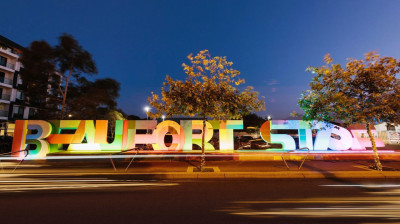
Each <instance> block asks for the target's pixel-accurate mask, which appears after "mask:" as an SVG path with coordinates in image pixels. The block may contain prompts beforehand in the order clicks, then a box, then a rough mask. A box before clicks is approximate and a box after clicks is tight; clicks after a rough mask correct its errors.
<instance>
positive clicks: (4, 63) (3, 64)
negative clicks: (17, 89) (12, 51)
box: [0, 61, 15, 71]
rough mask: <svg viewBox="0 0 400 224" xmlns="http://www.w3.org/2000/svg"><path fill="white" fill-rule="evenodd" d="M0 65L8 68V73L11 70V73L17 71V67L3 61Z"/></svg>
mask: <svg viewBox="0 0 400 224" xmlns="http://www.w3.org/2000/svg"><path fill="white" fill-rule="evenodd" d="M0 65H1V66H3V67H6V68H8V69H6V70H8V71H9V70H11V71H14V70H15V65H14V64H11V63H7V62H4V61H1V62H0Z"/></svg>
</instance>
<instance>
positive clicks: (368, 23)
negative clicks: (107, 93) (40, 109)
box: [0, 0, 400, 119]
mask: <svg viewBox="0 0 400 224" xmlns="http://www.w3.org/2000/svg"><path fill="white" fill-rule="evenodd" d="M1 8H2V12H1V14H2V18H3V19H2V20H1V21H0V27H1V28H0V31H1V32H0V34H1V35H3V36H5V37H7V38H9V39H11V40H13V41H14V42H16V43H19V44H20V45H22V46H28V45H29V44H30V43H31V42H32V41H34V40H46V41H48V42H49V43H51V44H52V45H54V44H56V43H57V37H58V36H60V35H61V34H62V33H69V34H71V35H73V36H74V37H75V38H76V39H77V40H78V41H79V43H80V44H81V45H82V46H83V47H84V48H85V49H86V50H88V51H89V52H90V53H91V54H92V55H93V57H94V60H95V61H96V63H97V66H98V70H99V74H98V75H97V76H96V77H94V78H104V77H112V78H114V79H116V80H117V81H119V82H120V83H121V91H120V95H121V96H120V98H119V100H118V106H119V108H121V109H123V110H124V111H125V112H126V113H127V114H134V115H138V116H140V117H145V113H144V111H143V107H144V106H145V105H147V102H146V99H147V97H148V96H150V92H151V91H155V92H158V91H159V90H160V89H161V86H162V83H163V81H164V79H165V75H167V74H168V75H170V76H172V77H173V78H174V79H184V78H185V74H184V72H183V70H182V66H181V64H182V63H183V62H186V63H187V62H188V61H187V59H186V56H187V55H188V54H190V53H194V54H195V53H197V52H199V51H200V50H204V49H208V50H209V51H210V53H211V55H212V56H227V58H228V60H230V61H233V63H234V66H233V67H234V68H235V69H237V70H239V71H240V72H241V78H244V79H246V84H245V85H246V86H247V85H250V86H253V87H254V88H255V90H256V91H259V92H260V95H261V96H265V99H266V111H262V112H259V113H258V114H259V115H261V116H266V115H271V116H272V119H285V118H288V117H289V114H290V112H292V111H293V110H297V111H301V110H300V109H299V107H298V105H297V99H298V98H299V96H300V93H301V92H302V91H303V90H306V89H307V88H308V83H309V81H310V80H311V78H312V74H310V73H307V72H305V69H306V67H308V66H310V65H313V66H318V65H322V64H323V62H322V58H323V56H324V55H325V54H326V53H331V55H332V57H333V58H334V60H335V61H336V62H340V63H344V62H345V60H346V58H350V57H352V58H362V57H363V54H364V53H366V52H369V51H373V50H377V51H378V52H379V53H380V54H381V55H384V56H393V57H395V58H399V57H400V1H378V0H375V1H366V0H360V1H328V0H315V1H304V0H303V1H299V0H295V1H267V0H265V1H261V0H260V1H250V0H246V1H244V0H243V1H218V0H213V1H205V0H202V1H162V0H158V1H100V0H97V1H78V0H76V1H75V0H65V1H49V0H47V1H38V0H34V1H32V0H29V1H28V0H27V1H19V0H13V1H3V2H2V6H1Z"/></svg>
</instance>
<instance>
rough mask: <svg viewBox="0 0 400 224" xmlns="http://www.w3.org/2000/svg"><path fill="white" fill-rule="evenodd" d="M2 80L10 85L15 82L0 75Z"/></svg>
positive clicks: (0, 80)
mask: <svg viewBox="0 0 400 224" xmlns="http://www.w3.org/2000/svg"><path fill="white" fill-rule="evenodd" d="M0 82H1V83H4V84H8V85H12V84H13V80H11V79H7V78H4V77H0Z"/></svg>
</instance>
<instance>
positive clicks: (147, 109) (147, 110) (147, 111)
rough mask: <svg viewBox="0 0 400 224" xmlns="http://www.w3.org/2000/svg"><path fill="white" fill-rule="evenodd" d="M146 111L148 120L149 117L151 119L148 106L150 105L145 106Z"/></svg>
mask: <svg viewBox="0 0 400 224" xmlns="http://www.w3.org/2000/svg"><path fill="white" fill-rule="evenodd" d="M144 111H146V120H148V119H149V111H150V107H148V106H145V107H144Z"/></svg>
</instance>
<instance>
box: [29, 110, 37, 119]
mask: <svg viewBox="0 0 400 224" xmlns="http://www.w3.org/2000/svg"><path fill="white" fill-rule="evenodd" d="M35 112H36V111H35V109H33V108H29V118H31V117H34V116H35Z"/></svg>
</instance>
